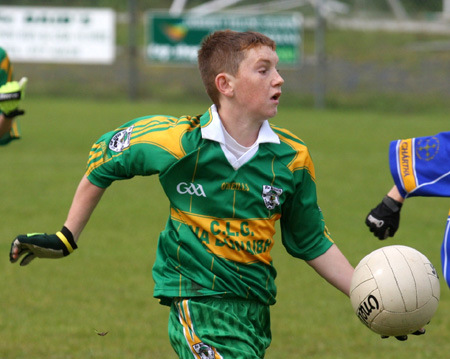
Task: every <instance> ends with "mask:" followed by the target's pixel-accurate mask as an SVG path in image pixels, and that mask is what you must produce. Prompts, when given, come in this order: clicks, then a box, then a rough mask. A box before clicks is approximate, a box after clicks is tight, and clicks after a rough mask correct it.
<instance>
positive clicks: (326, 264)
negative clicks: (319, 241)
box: [307, 244, 354, 296]
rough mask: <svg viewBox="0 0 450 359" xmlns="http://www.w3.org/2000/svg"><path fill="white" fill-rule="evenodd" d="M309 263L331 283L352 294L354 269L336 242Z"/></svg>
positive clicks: (345, 292)
mask: <svg viewBox="0 0 450 359" xmlns="http://www.w3.org/2000/svg"><path fill="white" fill-rule="evenodd" d="M307 263H308V264H309V265H310V266H311V267H313V268H314V269H315V271H316V272H317V273H319V274H320V275H321V276H322V277H323V278H324V279H326V280H327V281H328V282H329V283H330V284H332V285H333V286H334V287H336V288H337V289H339V290H340V291H341V292H342V293H344V294H345V295H347V296H350V283H351V281H352V276H353V271H354V269H353V267H352V265H351V264H350V263H349V261H348V260H347V258H345V256H344V255H343V254H342V252H341V251H340V250H339V248H338V247H337V246H336V245H335V244H333V245H332V246H331V247H330V248H329V249H328V251H326V252H325V253H324V254H322V255H321V256H319V257H317V258H315V259H313V260H310V261H308V262H307Z"/></svg>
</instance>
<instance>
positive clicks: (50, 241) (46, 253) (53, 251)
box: [9, 227, 78, 266]
mask: <svg viewBox="0 0 450 359" xmlns="http://www.w3.org/2000/svg"><path fill="white" fill-rule="evenodd" d="M77 248H78V247H77V245H76V243H75V241H74V239H73V235H72V232H70V230H69V229H68V228H67V227H63V228H62V229H61V231H60V232H57V233H56V234H46V233H29V234H25V235H18V236H17V237H16V239H14V241H13V242H12V244H11V250H10V252H9V260H10V262H11V263H15V262H17V261H18V260H19V259H20V257H21V256H22V255H25V257H24V258H23V259H22V261H21V262H20V265H21V266H26V265H27V264H29V263H30V262H31V261H32V260H33V259H34V258H36V257H38V258H62V257H65V256H68V255H69V254H70V253H72V252H73V251H74V250H75V249H77Z"/></svg>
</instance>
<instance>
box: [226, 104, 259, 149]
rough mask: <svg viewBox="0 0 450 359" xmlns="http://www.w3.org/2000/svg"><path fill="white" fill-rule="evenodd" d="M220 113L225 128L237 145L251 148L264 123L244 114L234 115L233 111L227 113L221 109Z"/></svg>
mask: <svg viewBox="0 0 450 359" xmlns="http://www.w3.org/2000/svg"><path fill="white" fill-rule="evenodd" d="M218 113H219V116H220V119H221V121H222V125H223V127H225V130H226V131H227V132H228V134H229V135H230V136H231V137H233V138H234V139H235V140H236V142H237V143H239V144H240V145H242V146H245V147H250V146H251V145H253V144H254V143H255V142H256V140H257V139H258V135H259V130H260V129H261V125H262V124H263V122H264V121H261V120H259V121H258V120H254V119H250V118H246V117H245V116H243V115H242V114H237V113H234V111H232V110H231V111H227V109H226V108H224V107H221V108H220V109H219V110H218Z"/></svg>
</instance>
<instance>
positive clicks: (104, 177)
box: [86, 116, 183, 188]
mask: <svg viewBox="0 0 450 359" xmlns="http://www.w3.org/2000/svg"><path fill="white" fill-rule="evenodd" d="M175 127H176V126H175ZM175 127H174V119H171V118H168V117H163V116H153V117H147V118H138V119H136V120H133V121H130V122H128V123H126V124H125V125H123V126H121V127H119V128H118V129H116V130H114V131H111V132H108V133H106V134H104V135H103V136H101V137H100V139H99V140H98V141H97V142H96V143H95V144H94V145H93V146H92V149H91V151H90V153H89V159H88V163H87V169H86V176H87V178H88V179H89V181H90V182H91V183H93V184H95V185H97V186H99V187H101V188H106V187H108V186H110V185H111V183H112V182H113V181H116V180H124V179H130V178H133V177H134V176H149V175H153V174H156V173H160V172H162V171H164V170H165V169H166V168H167V167H168V166H170V164H171V163H173V162H174V161H176V160H177V159H178V158H180V157H181V156H182V155H183V149H182V148H181V147H180V146H175V147H174V144H178V143H180V139H179V138H177V136H178V135H179V131H173V130H171V129H172V128H175Z"/></svg>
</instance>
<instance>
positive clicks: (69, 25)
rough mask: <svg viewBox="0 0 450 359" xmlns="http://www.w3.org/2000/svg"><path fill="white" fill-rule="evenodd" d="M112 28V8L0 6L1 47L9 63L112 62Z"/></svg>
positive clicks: (113, 57) (113, 28)
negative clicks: (9, 60)
mask: <svg viewBox="0 0 450 359" xmlns="http://www.w3.org/2000/svg"><path fill="white" fill-rule="evenodd" d="M115 30H116V16H115V12H114V11H113V10H112V9H106V8H102V9H100V8H65V7H24V6H0V46H1V47H3V48H4V49H5V50H6V51H7V53H8V55H9V57H10V59H11V61H12V62H41V63H84V64H111V63H113V62H114V59H115V46H116V31H115Z"/></svg>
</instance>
